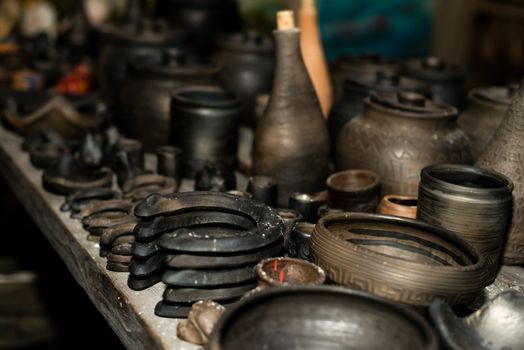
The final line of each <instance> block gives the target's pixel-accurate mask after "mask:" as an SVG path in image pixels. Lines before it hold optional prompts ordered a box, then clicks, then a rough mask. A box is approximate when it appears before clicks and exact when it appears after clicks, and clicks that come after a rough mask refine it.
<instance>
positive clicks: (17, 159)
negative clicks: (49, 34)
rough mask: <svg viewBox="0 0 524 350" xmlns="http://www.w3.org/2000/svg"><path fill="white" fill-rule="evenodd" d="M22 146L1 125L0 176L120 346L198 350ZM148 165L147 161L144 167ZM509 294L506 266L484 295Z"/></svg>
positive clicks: (513, 284)
mask: <svg viewBox="0 0 524 350" xmlns="http://www.w3.org/2000/svg"><path fill="white" fill-rule="evenodd" d="M21 142H22V139H21V138H20V137H18V136H16V135H15V134H13V133H11V132H8V131H6V130H5V129H4V128H2V127H1V126H0V172H1V173H2V175H3V176H4V178H5V179H6V180H7V182H8V183H9V185H10V187H11V188H12V189H13V192H14V193H15V194H16V196H17V197H18V199H19V200H20V202H21V203H22V204H23V205H24V207H25V208H26V209H27V211H28V212H29V213H30V214H31V216H32V217H33V219H34V220H35V222H36V223H37V225H38V226H39V227H40V229H41V230H42V232H43V233H44V235H45V236H46V237H47V239H48V240H49V242H51V245H52V246H53V248H54V249H55V250H56V252H57V253H58V254H59V255H60V257H61V258H62V260H63V261H64V262H65V264H66V265H67V267H68V269H69V271H70V272H71V274H72V275H73V277H74V278H75V279H76V281H77V282H78V283H79V284H80V286H82V288H83V289H84V290H85V291H86V293H87V294H88V296H89V298H90V299H91V301H92V302H93V304H94V305H95V306H96V308H97V309H98V310H99V311H100V313H101V314H102V315H103V316H104V317H105V318H106V320H107V322H108V323H109V325H110V326H111V327H112V328H113V330H114V331H115V333H116V334H117V335H118V337H119V338H120V339H121V340H122V343H123V344H124V345H125V346H126V347H127V348H128V349H181V350H185V349H200V347H198V346H194V345H191V344H189V343H186V342H183V341H181V340H179V339H177V337H176V327H177V324H178V322H179V320H175V319H166V318H160V317H157V316H155V315H154V307H155V304H156V303H157V302H158V301H159V300H160V299H161V297H162V293H163V291H164V288H165V286H164V285H163V284H161V283H160V284H157V285H156V286H154V287H152V288H149V289H147V290H145V291H140V292H136V291H133V290H131V289H129V288H128V287H127V273H117V272H111V271H107V270H106V269H105V264H106V261H105V259H103V258H100V257H99V256H98V251H99V248H98V244H96V243H93V242H89V241H87V239H86V236H87V232H86V231H85V230H84V229H83V228H82V226H81V224H80V222H79V221H77V220H74V219H71V218H70V217H69V213H63V212H61V211H60V209H59V207H60V205H61V204H62V202H63V200H64V198H63V197H61V196H56V195H53V194H51V193H48V192H46V191H45V190H44V189H43V188H42V185H41V177H42V171H40V170H37V169H35V168H34V167H33V166H32V165H31V163H30V161H29V155H28V154H27V153H25V152H22V151H21V149H20V145H21ZM241 152H242V151H241ZM244 153H248V151H247V150H244ZM244 156H245V154H244ZM152 161H153V160H152V159H147V163H148V167H151V166H152ZM153 162H154V161H153ZM238 180H239V181H238V185H239V188H241V189H244V188H245V185H246V179H245V178H244V177H239V178H238ZM191 189H192V183H190V182H187V181H186V182H184V183H183V186H182V190H191ZM508 289H512V290H517V291H520V292H524V268H521V267H506V266H504V267H503V268H502V269H501V272H500V273H499V276H498V277H497V280H496V281H495V283H494V284H493V285H491V286H489V287H487V288H486V290H485V291H484V295H485V298H492V297H494V296H495V295H496V294H498V293H500V292H501V291H504V290H508Z"/></svg>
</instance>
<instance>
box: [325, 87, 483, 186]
mask: <svg viewBox="0 0 524 350" xmlns="http://www.w3.org/2000/svg"><path fill="white" fill-rule="evenodd" d="M364 103H365V107H364V112H363V113H362V115H360V116H358V117H357V118H355V119H353V120H352V121H351V122H349V123H347V124H346V125H345V126H344V128H343V129H342V131H341V132H340V135H339V137H338V141H337V148H336V158H335V162H336V167H337V169H338V170H344V169H368V170H371V171H374V172H376V173H377V174H378V175H379V176H380V179H381V182H382V194H383V195H385V194H390V193H395V194H401V195H416V194H417V192H418V183H419V174H420V171H421V170H422V168H424V167H425V166H428V165H431V164H434V163H446V162H447V163H455V164H470V163H472V162H473V160H472V158H471V153H470V150H469V148H470V146H469V141H468V139H467V137H466V135H465V134H464V132H463V131H462V130H460V129H459V128H458V126H457V121H456V120H457V109H456V108H454V107H452V106H449V105H445V104H440V103H436V102H433V101H431V100H428V99H426V98H425V97H424V96H422V95H419V94H416V93H412V92H399V93H373V94H372V95H371V96H370V97H368V98H366V99H365V100H364Z"/></svg>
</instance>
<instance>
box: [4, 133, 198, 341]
mask: <svg viewBox="0 0 524 350" xmlns="http://www.w3.org/2000/svg"><path fill="white" fill-rule="evenodd" d="M21 141H22V140H21V138H19V137H18V136H16V135H14V134H13V133H10V132H8V131H6V130H5V129H3V128H0V172H1V173H2V175H3V176H4V178H5V179H6V180H7V182H8V183H9V185H10V187H11V188H12V190H13V192H14V193H15V194H16V196H17V197H18V199H19V200H20V202H21V203H22V204H23V206H24V207H25V208H26V210H27V211H28V212H29V213H30V215H31V216H32V217H33V219H34V220H35V222H36V224H37V225H38V226H39V227H40V229H41V230H42V232H43V233H44V235H45V236H46V238H47V239H48V240H49V242H50V243H51V245H52V246H53V248H54V249H55V250H56V252H57V253H58V254H59V255H60V257H61V258H62V260H63V261H64V262H65V264H66V265H67V268H68V269H69V271H70V272H71V274H72V275H73V277H74V278H75V279H76V281H77V282H78V283H79V284H80V286H81V287H82V288H83V289H84V290H85V291H86V293H87V294H88V296H89V298H90V299H91V301H92V302H93V304H94V305H95V306H96V307H97V309H98V310H99V311H100V313H101V314H102V315H103V316H104V317H105V318H106V320H107V321H108V323H109V325H110V326H111V327H112V328H113V330H114V331H115V333H116V334H117V335H118V337H119V338H120V339H121V341H122V343H123V344H124V345H125V346H126V347H127V348H128V349H182V350H185V349H198V347H196V346H193V345H191V344H189V343H186V342H183V341H181V340H179V339H177V337H176V327H177V324H178V322H179V321H178V320H173V319H165V318H160V317H157V316H155V315H154V306H155V304H156V303H157V302H158V301H159V300H160V299H161V296H162V292H163V290H164V286H163V285H162V284H159V285H156V286H155V287H153V288H150V289H148V290H145V291H141V292H136V291H132V290H131V289H129V288H128V287H127V274H126V273H116V272H111V271H107V270H106V269H105V259H103V258H100V257H99V256H98V244H96V243H93V242H89V241H87V239H86V236H87V233H86V231H85V230H84V229H83V228H82V226H81V224H80V222H79V221H77V220H74V219H71V218H69V213H62V212H60V210H59V207H60V204H61V203H62V202H63V197H60V196H55V195H53V194H50V193H48V192H46V191H45V190H44V189H43V188H42V185H41V176H42V172H41V171H40V170H37V169H35V168H34V167H33V166H32V165H31V163H30V161H29V156H28V154H26V153H25V152H22V151H21V150H20V145H21Z"/></svg>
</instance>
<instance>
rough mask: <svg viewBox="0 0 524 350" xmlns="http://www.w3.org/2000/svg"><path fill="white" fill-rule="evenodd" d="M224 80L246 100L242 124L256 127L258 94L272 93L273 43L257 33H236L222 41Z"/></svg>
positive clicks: (226, 84)
mask: <svg viewBox="0 0 524 350" xmlns="http://www.w3.org/2000/svg"><path fill="white" fill-rule="evenodd" d="M218 47H219V48H218V52H217V54H216V57H217V59H218V61H219V62H220V63H221V64H222V66H223V70H222V72H221V74H220V79H221V81H222V83H223V84H224V86H225V87H226V88H227V89H228V90H230V91H232V92H234V93H235V94H236V95H237V96H238V97H240V99H241V100H242V104H243V106H242V109H243V110H242V118H241V122H242V124H245V125H249V126H254V125H256V119H255V100H256V97H257V95H260V94H268V93H269V92H270V91H271V85H272V84H273V74H274V71H275V47H274V45H273V42H272V41H271V40H270V39H269V38H268V37H265V36H262V35H261V34H259V33H257V32H252V31H251V32H244V33H236V34H232V35H230V36H228V37H225V38H224V39H222V40H220V41H219V42H218Z"/></svg>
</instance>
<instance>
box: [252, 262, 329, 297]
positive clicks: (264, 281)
mask: <svg viewBox="0 0 524 350" xmlns="http://www.w3.org/2000/svg"><path fill="white" fill-rule="evenodd" d="M256 272H257V278H258V287H259V288H260V289H263V288H268V287H289V286H297V285H305V284H307V285H314V284H323V283H324V282H325V281H326V274H325V272H324V270H322V269H321V268H320V267H318V266H317V265H315V264H313V263H311V262H308V261H304V260H301V259H294V258H285V257H279V258H268V259H264V260H262V261H261V262H259V263H258V265H257V267H256Z"/></svg>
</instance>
